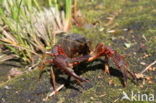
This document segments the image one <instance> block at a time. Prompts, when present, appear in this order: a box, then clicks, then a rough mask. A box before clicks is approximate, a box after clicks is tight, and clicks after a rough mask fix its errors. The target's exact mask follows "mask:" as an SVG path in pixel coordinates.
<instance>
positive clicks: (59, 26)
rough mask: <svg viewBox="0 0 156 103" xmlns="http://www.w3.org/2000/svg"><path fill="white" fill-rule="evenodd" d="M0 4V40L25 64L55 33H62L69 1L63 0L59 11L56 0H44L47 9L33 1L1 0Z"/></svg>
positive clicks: (66, 25) (64, 28)
mask: <svg viewBox="0 0 156 103" xmlns="http://www.w3.org/2000/svg"><path fill="white" fill-rule="evenodd" d="M0 5H1V6H2V8H0V21H1V22H0V23H1V26H0V33H1V36H0V41H1V43H2V45H5V46H6V47H7V48H8V49H9V50H10V51H11V52H12V53H15V54H16V55H17V57H19V58H21V59H23V60H24V61H25V62H28V63H31V62H35V60H34V58H36V57H37V58H40V57H41V55H42V53H45V51H46V50H47V49H49V48H51V46H52V45H54V43H55V35H56V34H57V33H61V32H66V31H67V29H68V26H69V22H70V19H71V5H72V1H71V0H65V1H64V5H65V6H66V8H65V9H64V10H63V11H60V10H59V3H58V1H57V0H48V5H49V6H48V7H49V8H45V7H42V6H40V3H38V1H37V0H2V1H1V3H0ZM60 6H61V5H60Z"/></svg>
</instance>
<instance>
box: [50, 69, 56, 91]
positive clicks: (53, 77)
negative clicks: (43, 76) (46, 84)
mask: <svg viewBox="0 0 156 103" xmlns="http://www.w3.org/2000/svg"><path fill="white" fill-rule="evenodd" d="M50 76H51V84H52V87H53V90H54V91H56V79H55V74H54V70H53V68H52V67H51V68H50Z"/></svg>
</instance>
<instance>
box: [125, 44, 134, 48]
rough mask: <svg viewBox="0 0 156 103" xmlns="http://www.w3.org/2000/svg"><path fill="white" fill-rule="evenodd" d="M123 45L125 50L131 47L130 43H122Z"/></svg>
mask: <svg viewBox="0 0 156 103" xmlns="http://www.w3.org/2000/svg"><path fill="white" fill-rule="evenodd" d="M124 45H125V47H126V48H130V47H131V46H132V44H131V43H124Z"/></svg>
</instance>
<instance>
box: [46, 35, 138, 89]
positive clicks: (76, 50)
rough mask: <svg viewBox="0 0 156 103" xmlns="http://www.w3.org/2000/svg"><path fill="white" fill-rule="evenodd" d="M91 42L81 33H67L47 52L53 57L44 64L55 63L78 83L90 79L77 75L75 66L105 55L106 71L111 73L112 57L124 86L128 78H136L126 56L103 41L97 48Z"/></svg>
mask: <svg viewBox="0 0 156 103" xmlns="http://www.w3.org/2000/svg"><path fill="white" fill-rule="evenodd" d="M90 43H91V42H90V40H88V39H86V38H85V37H84V36H82V35H80V34H69V35H66V36H64V37H62V38H61V40H59V41H58V43H57V44H56V45H55V46H54V47H53V48H52V50H51V51H50V52H47V53H46V54H47V55H49V56H51V57H52V58H51V59H49V60H46V61H45V62H44V64H54V65H55V66H56V67H57V68H58V69H60V70H61V71H62V72H64V73H65V74H67V75H68V76H69V77H73V78H75V80H76V81H77V82H78V83H81V82H87V81H88V80H87V79H85V78H83V77H80V76H79V75H77V74H76V73H75V72H74V70H73V67H75V66H77V65H78V64H80V63H82V62H91V61H93V60H95V59H97V58H99V57H101V56H104V57H105V62H104V64H103V65H104V68H103V69H104V71H105V72H106V73H109V59H111V60H112V61H113V62H114V64H115V65H116V67H117V69H118V70H119V71H121V73H122V75H123V81H124V83H123V84H124V86H126V84H127V79H128V78H131V79H132V80H136V76H135V74H134V73H133V72H131V71H130V70H129V69H128V65H127V63H126V62H125V60H124V57H123V56H121V55H120V54H118V53H117V51H115V50H113V49H112V48H110V47H108V46H105V45H104V44H103V43H99V44H97V46H96V48H95V49H93V50H91V48H90Z"/></svg>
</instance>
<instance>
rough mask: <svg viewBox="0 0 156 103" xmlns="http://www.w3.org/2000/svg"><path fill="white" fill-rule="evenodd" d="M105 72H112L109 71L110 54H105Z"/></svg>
mask: <svg viewBox="0 0 156 103" xmlns="http://www.w3.org/2000/svg"><path fill="white" fill-rule="evenodd" d="M104 73H106V74H110V71H109V59H108V56H105V63H104Z"/></svg>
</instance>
